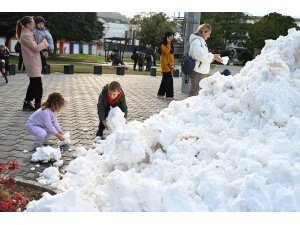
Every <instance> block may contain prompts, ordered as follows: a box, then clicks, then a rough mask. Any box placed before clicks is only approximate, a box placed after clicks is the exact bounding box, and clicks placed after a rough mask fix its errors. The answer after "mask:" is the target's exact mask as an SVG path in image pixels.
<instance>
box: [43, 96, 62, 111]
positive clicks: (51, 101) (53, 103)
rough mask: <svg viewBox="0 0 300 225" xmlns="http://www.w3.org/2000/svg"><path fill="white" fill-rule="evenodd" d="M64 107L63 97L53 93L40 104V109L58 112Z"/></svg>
mask: <svg viewBox="0 0 300 225" xmlns="http://www.w3.org/2000/svg"><path fill="white" fill-rule="evenodd" d="M65 106H66V101H65V99H64V97H63V96H62V95H61V94H60V93H58V92H53V93H52V94H50V95H49V96H48V99H47V100H46V101H44V102H43V103H42V109H46V108H49V109H51V110H52V111H60V110H61V109H62V108H63V107H65Z"/></svg>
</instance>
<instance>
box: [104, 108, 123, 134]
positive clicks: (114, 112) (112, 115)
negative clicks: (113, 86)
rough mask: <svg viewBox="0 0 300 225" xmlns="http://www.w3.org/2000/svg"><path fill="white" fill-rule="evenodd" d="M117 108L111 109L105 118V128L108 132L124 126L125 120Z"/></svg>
mask: <svg viewBox="0 0 300 225" xmlns="http://www.w3.org/2000/svg"><path fill="white" fill-rule="evenodd" d="M124 115H125V114H124V113H123V112H122V111H121V109H120V108H119V107H114V108H111V109H110V111H109V113H108V116H107V126H108V128H109V130H110V131H115V130H117V129H118V128H122V127H123V126H124V125H125V122H126V119H125V117H124Z"/></svg>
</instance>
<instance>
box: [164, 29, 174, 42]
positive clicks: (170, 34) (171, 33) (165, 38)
mask: <svg viewBox="0 0 300 225" xmlns="http://www.w3.org/2000/svg"><path fill="white" fill-rule="evenodd" d="M172 35H173V36H174V33H173V32H170V31H168V32H166V33H165V36H164V38H163V40H162V44H164V45H167V44H168V40H167V37H170V36H172Z"/></svg>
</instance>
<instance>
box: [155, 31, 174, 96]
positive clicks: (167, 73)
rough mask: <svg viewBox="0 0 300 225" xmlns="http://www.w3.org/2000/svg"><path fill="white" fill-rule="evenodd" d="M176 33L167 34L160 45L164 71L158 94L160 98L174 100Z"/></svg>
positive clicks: (161, 62) (161, 63) (162, 69)
mask: <svg viewBox="0 0 300 225" xmlns="http://www.w3.org/2000/svg"><path fill="white" fill-rule="evenodd" d="M173 39H174V33H172V32H166V33H165V37H164V39H163V41H162V42H161V45H160V51H159V52H160V65H161V71H162V80H161V83H160V87H159V90H158V93H157V97H158V98H164V97H165V95H166V98H167V99H174V87H173V76H172V72H173V69H174V67H175V66H174V56H173V51H174V46H173V43H172V41H173Z"/></svg>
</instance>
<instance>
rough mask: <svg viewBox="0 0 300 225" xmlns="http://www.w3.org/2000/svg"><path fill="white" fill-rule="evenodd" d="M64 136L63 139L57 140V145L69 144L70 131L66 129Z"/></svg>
mask: <svg viewBox="0 0 300 225" xmlns="http://www.w3.org/2000/svg"><path fill="white" fill-rule="evenodd" d="M64 138H65V140H64V141H58V142H57V145H58V146H62V145H69V144H70V143H71V137H70V132H69V131H67V132H66V133H65V134H64Z"/></svg>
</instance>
